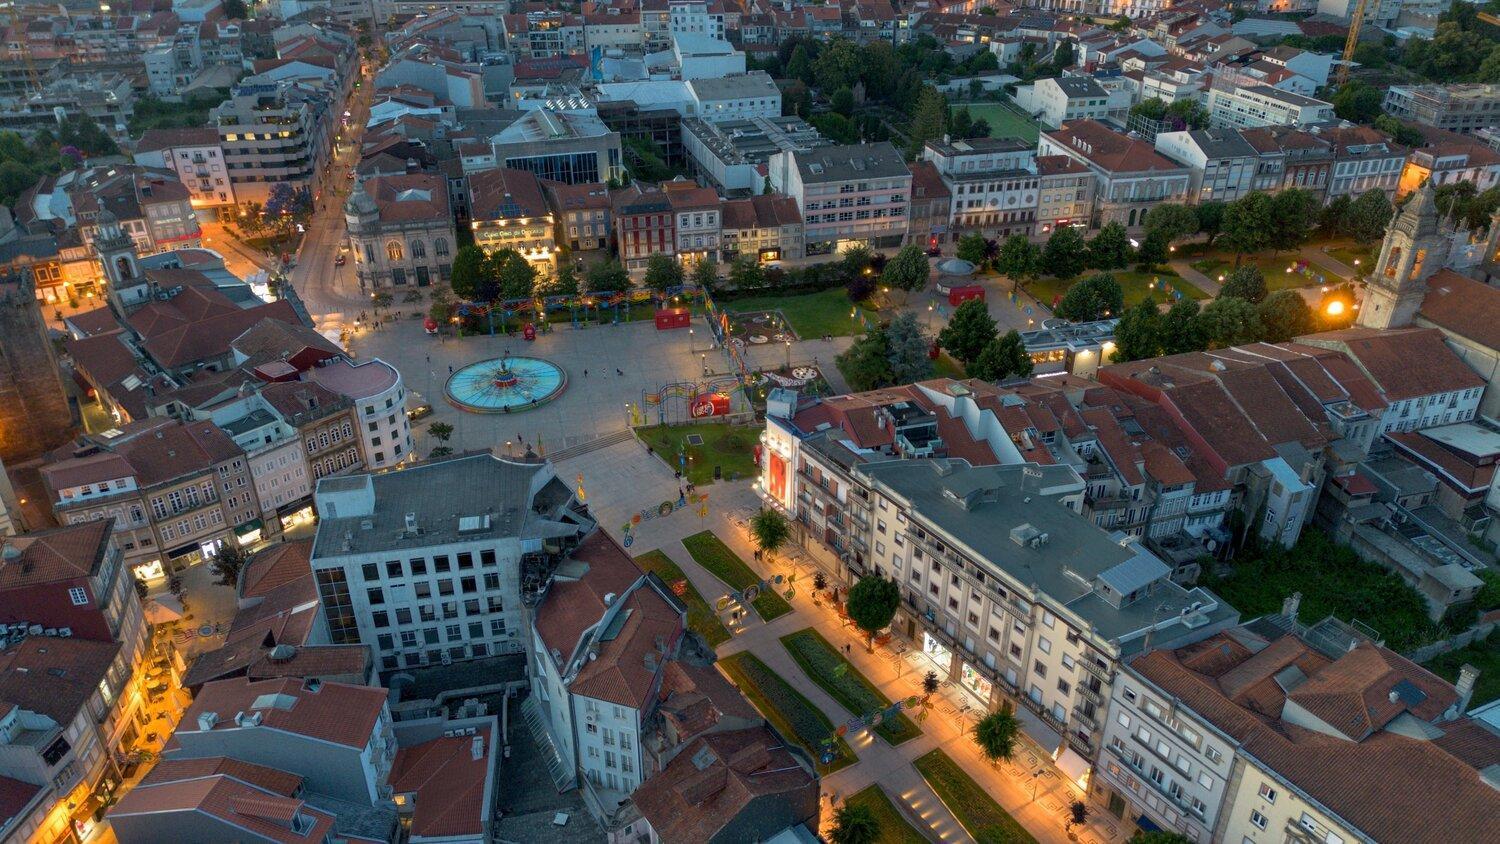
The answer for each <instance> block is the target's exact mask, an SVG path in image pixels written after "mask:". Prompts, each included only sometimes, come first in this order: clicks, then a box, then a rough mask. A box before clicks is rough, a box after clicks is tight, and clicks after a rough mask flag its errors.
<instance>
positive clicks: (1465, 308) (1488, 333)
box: [1417, 270, 1500, 349]
mask: <svg viewBox="0 0 1500 844" xmlns="http://www.w3.org/2000/svg"><path fill="white" fill-rule="evenodd" d="M1417 318H1418V320H1419V321H1420V322H1426V323H1430V324H1432V325H1434V326H1437V327H1438V328H1440V329H1442V330H1443V331H1445V332H1447V333H1449V334H1454V335H1457V336H1459V337H1463V338H1464V339H1466V340H1470V341H1472V342H1475V343H1478V344H1480V345H1482V346H1484V347H1485V348H1488V349H1500V289H1496V288H1494V287H1491V286H1490V285H1488V284H1484V283H1483V282H1478V281H1475V280H1473V279H1471V278H1469V277H1467V276H1463V275H1459V274H1458V273H1456V272H1454V271H1452V270H1438V271H1437V272H1435V273H1433V274H1432V277H1431V278H1429V279H1428V280H1427V295H1426V297H1424V298H1423V299H1422V309H1421V311H1419V312H1418V316H1417Z"/></svg>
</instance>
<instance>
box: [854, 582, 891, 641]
mask: <svg viewBox="0 0 1500 844" xmlns="http://www.w3.org/2000/svg"><path fill="white" fill-rule="evenodd" d="M900 604H901V587H900V586H897V585H896V581H895V580H891V579H889V578H885V577H882V576H880V575H878V574H872V575H868V576H865V577H862V578H860V579H859V582H858V583H856V584H854V586H853V587H852V588H850V590H849V601H848V604H847V605H846V607H845V609H846V610H847V611H848V613H849V620H850V621H853V622H854V625H855V626H856V627H858V628H859V629H860V631H861V632H863V633H864V634H865V647H867V648H871V649H873V643H874V641H875V634H876V633H879V632H880V631H882V630H884V629H885V628H887V627H889V626H890V623H891V619H892V618H894V617H895V615H896V607H898V606H900Z"/></svg>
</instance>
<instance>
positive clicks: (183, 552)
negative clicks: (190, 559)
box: [167, 542, 202, 560]
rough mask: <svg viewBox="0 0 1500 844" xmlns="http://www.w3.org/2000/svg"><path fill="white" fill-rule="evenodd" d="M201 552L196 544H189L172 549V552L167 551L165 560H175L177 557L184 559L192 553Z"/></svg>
mask: <svg viewBox="0 0 1500 844" xmlns="http://www.w3.org/2000/svg"><path fill="white" fill-rule="evenodd" d="M201 550H202V549H201V548H199V547H198V543H196V542H189V543H188V544H186V545H180V546H178V547H176V548H173V549H172V550H170V551H168V552H167V559H169V560H175V559H177V558H178V557H186V556H187V555H189V554H191V553H193V552H194V551H201Z"/></svg>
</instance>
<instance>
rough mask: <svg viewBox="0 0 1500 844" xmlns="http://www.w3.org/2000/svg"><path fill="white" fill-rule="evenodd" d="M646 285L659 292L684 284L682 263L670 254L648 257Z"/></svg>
mask: <svg viewBox="0 0 1500 844" xmlns="http://www.w3.org/2000/svg"><path fill="white" fill-rule="evenodd" d="M646 286H647V287H649V288H651V289H652V290H655V291H656V292H658V293H661V292H664V291H666V290H667V289H668V288H672V287H681V286H682V265H681V264H679V263H677V261H675V260H673V259H672V258H671V257H670V256H668V255H652V256H651V257H650V258H648V259H646Z"/></svg>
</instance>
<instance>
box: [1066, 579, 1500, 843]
mask: <svg viewBox="0 0 1500 844" xmlns="http://www.w3.org/2000/svg"><path fill="white" fill-rule="evenodd" d="M1299 603H1300V596H1299V595H1292V596H1290V597H1289V598H1288V599H1287V600H1286V603H1285V606H1284V608H1283V612H1282V613H1281V614H1279V615H1273V616H1266V617H1263V618H1259V619H1256V620H1254V621H1251V622H1248V623H1246V624H1242V625H1239V626H1237V627H1233V628H1231V629H1228V630H1225V631H1222V632H1219V633H1216V634H1214V635H1213V636H1211V637H1209V638H1206V639H1204V640H1202V641H1200V642H1197V643H1193V644H1190V645H1187V646H1185V647H1175V648H1172V647H1169V648H1162V649H1155V650H1152V651H1151V652H1150V653H1144V654H1141V655H1138V656H1136V657H1133V658H1132V659H1130V660H1129V661H1128V663H1127V666H1126V668H1125V670H1124V672H1123V674H1122V677H1121V681H1120V682H1119V683H1117V684H1116V685H1115V687H1114V695H1113V696H1112V698H1111V701H1110V713H1111V717H1110V727H1109V733H1108V743H1107V744H1106V750H1105V753H1104V754H1103V756H1102V758H1101V764H1100V768H1099V773H1100V774H1101V776H1100V777H1098V778H1096V781H1095V784H1094V792H1095V794H1096V795H1098V796H1099V797H1101V798H1102V799H1103V800H1104V801H1106V803H1107V805H1108V810H1109V811H1110V812H1111V814H1113V815H1115V816H1116V817H1120V818H1124V819H1126V820H1128V821H1130V820H1133V821H1134V823H1135V825H1136V826H1137V827H1138V828H1140V829H1148V830H1149V829H1157V828H1160V829H1167V830H1172V831H1176V832H1180V833H1182V834H1183V835H1186V836H1187V837H1188V838H1189V840H1193V841H1204V842H1206V841H1210V840H1213V841H1221V840H1228V841H1250V842H1270V841H1297V842H1313V841H1324V842H1326V841H1437V840H1446V839H1448V838H1451V837H1454V836H1456V837H1458V838H1466V837H1472V836H1478V837H1481V838H1482V837H1483V836H1484V833H1483V832H1482V830H1483V829H1485V828H1486V827H1487V825H1488V824H1489V819H1490V818H1493V816H1494V814H1495V811H1496V808H1497V805H1500V801H1497V798H1496V796H1495V792H1494V789H1493V786H1492V785H1490V784H1489V782H1488V778H1487V777H1486V775H1485V774H1484V772H1483V771H1482V770H1480V769H1479V766H1480V765H1482V764H1483V762H1482V760H1483V759H1486V758H1492V757H1493V755H1494V754H1495V753H1496V752H1500V738H1497V737H1496V736H1495V734H1494V733H1493V732H1492V731H1491V730H1489V729H1486V728H1485V727H1483V726H1481V725H1479V724H1477V723H1475V722H1474V721H1472V720H1470V719H1469V718H1467V717H1465V716H1464V715H1463V712H1464V710H1465V709H1466V708H1467V705H1468V701H1469V699H1470V697H1471V695H1472V693H1473V687H1474V682H1475V680H1476V679H1477V676H1478V672H1477V671H1476V670H1474V669H1473V668H1472V667H1470V666H1465V667H1464V670H1463V671H1462V672H1461V673H1460V677H1459V681H1458V684H1457V686H1454V685H1450V684H1449V683H1447V682H1445V681H1443V680H1441V679H1439V678H1438V677H1436V676H1434V675H1433V674H1431V673H1429V672H1428V671H1426V670H1425V669H1423V668H1421V667H1420V666H1418V665H1416V664H1415V663H1413V662H1411V661H1410V660H1408V659H1406V658H1405V657H1402V656H1400V655H1398V654H1396V653H1394V652H1393V651H1391V650H1389V649H1387V648H1385V647H1384V646H1382V645H1381V643H1380V642H1379V641H1377V640H1373V639H1372V637H1371V635H1370V634H1371V633H1372V632H1373V631H1370V630H1369V628H1367V627H1364V626H1363V625H1359V624H1357V623H1356V624H1349V623H1344V622H1341V621H1339V620H1337V619H1334V618H1326V619H1323V620H1321V621H1317V622H1314V623H1312V624H1303V623H1300V622H1299V621H1298V620H1297V612H1298V605H1299ZM1372 701H1373V703H1372ZM1331 771H1346V772H1347V771H1374V772H1379V775H1378V776H1373V777H1361V778H1359V781H1358V782H1353V781H1350V780H1349V779H1347V778H1346V777H1341V776H1330V772H1331ZM1439 803H1440V804H1441V805H1443V806H1444V807H1445V808H1444V812H1443V821H1442V823H1441V824H1438V825H1434V823H1433V819H1432V815H1431V807H1432V806H1433V805H1437V804H1439Z"/></svg>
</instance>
